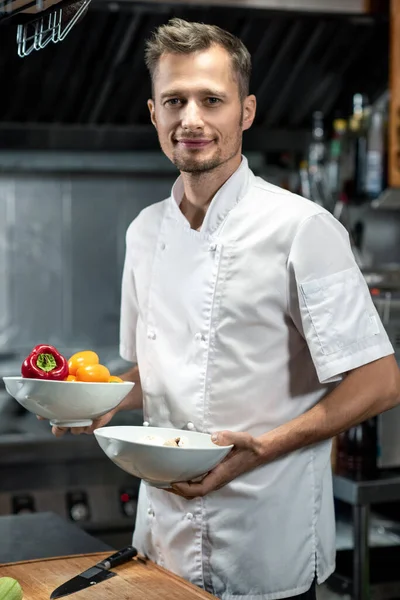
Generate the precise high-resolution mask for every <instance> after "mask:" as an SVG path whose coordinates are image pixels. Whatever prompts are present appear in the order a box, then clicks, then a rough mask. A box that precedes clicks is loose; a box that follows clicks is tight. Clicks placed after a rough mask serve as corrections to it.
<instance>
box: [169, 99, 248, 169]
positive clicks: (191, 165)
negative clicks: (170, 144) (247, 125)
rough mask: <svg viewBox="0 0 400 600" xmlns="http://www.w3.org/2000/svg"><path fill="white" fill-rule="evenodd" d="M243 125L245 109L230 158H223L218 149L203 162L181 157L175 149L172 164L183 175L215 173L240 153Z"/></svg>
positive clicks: (241, 113) (227, 144)
mask: <svg viewBox="0 0 400 600" xmlns="http://www.w3.org/2000/svg"><path fill="white" fill-rule="evenodd" d="M242 123H243V108H242V110H241V112H240V118H239V123H238V128H237V130H236V134H235V141H234V144H233V145H232V146H233V149H232V152H230V153H229V155H228V156H222V151H221V148H217V151H216V153H215V154H214V155H213V156H212V157H211V158H209V159H205V160H203V161H202V160H201V159H198V158H196V156H192V157H191V156H187V157H184V156H179V152H178V150H177V148H174V150H173V154H172V162H173V164H174V165H175V166H176V168H177V169H178V170H179V171H180V172H181V173H192V174H196V173H197V174H199V175H201V174H202V173H207V172H209V171H214V170H215V169H217V168H218V167H220V166H221V165H223V164H224V163H226V162H228V161H229V160H231V159H232V158H233V157H234V156H236V154H237V153H238V151H239V149H240V147H241V143H242V135H243V133H242ZM224 145H225V146H229V145H230V144H229V141H228V142H227V143H226V142H225V144H224Z"/></svg>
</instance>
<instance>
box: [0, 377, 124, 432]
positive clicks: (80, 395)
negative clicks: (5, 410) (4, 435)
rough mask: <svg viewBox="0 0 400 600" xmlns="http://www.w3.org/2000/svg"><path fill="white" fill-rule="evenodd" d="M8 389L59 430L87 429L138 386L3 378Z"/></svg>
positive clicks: (12, 394)
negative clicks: (61, 428)
mask: <svg viewBox="0 0 400 600" xmlns="http://www.w3.org/2000/svg"><path fill="white" fill-rule="evenodd" d="M3 380H4V383H5V386H6V390H7V392H8V393H9V394H10V396H12V397H13V398H15V400H16V401H17V402H19V403H20V404H21V406H23V407H24V408H26V410H29V412H31V413H34V414H35V415H39V416H40V417H44V418H46V419H49V420H50V423H51V425H57V426H58V427H87V426H89V425H92V423H93V420H94V419H97V417H100V416H101V415H104V414H105V413H107V412H108V411H109V410H112V409H113V408H115V407H116V406H118V404H119V403H120V402H121V401H122V400H123V399H124V398H125V396H126V395H127V394H129V392H130V391H131V389H132V388H133V386H134V385H135V384H134V383H131V382H124V383H86V382H83V381H52V380H42V379H25V378H24V377H3Z"/></svg>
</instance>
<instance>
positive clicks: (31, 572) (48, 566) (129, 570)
mask: <svg viewBox="0 0 400 600" xmlns="http://www.w3.org/2000/svg"><path fill="white" fill-rule="evenodd" d="M109 554H110V553H109V552H102V553H96V554H85V555H79V556H71V557H63V558H51V559H46V560H33V561H28V562H20V563H10V564H7V565H0V577H14V578H15V579H17V580H18V581H19V583H20V584H21V587H22V589H23V592H24V600H49V598H50V594H51V592H53V590H54V589H55V588H57V587H58V586H59V585H61V584H62V583H64V582H65V581H67V580H68V579H71V578H72V577H75V575H79V573H81V572H82V571H85V570H86V569H88V568H89V567H92V566H93V565H95V564H96V563H97V562H99V561H101V560H103V559H104V558H107V556H109ZM113 571H114V572H115V573H118V576H117V577H113V578H112V579H109V580H108V581H103V582H102V583H99V584H97V585H95V586H93V587H92V588H89V589H86V590H83V591H81V592H77V593H76V594H71V595H70V596H66V598H71V600H75V598H76V600H210V599H212V598H214V596H211V595H210V594H207V593H206V592H204V591H203V590H201V589H200V588H198V587H196V586H194V585H192V584H190V583H188V582H187V581H185V580H184V579H181V578H180V577H177V576H176V575H174V574H173V573H170V572H169V571H166V570H165V569H162V568H161V567H159V566H157V565H155V564H154V563H152V562H151V561H147V562H146V563H145V564H144V563H142V562H140V561H138V560H137V559H134V560H132V561H131V562H129V563H126V564H125V565H121V566H119V567H116V568H115V569H113Z"/></svg>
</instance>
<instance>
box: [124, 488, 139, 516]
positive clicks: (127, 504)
mask: <svg viewBox="0 0 400 600" xmlns="http://www.w3.org/2000/svg"><path fill="white" fill-rule="evenodd" d="M120 502H121V509H122V512H123V513H124V515H126V516H127V517H134V516H135V515H136V509H137V494H135V493H134V492H133V491H132V490H129V491H123V492H121V493H120Z"/></svg>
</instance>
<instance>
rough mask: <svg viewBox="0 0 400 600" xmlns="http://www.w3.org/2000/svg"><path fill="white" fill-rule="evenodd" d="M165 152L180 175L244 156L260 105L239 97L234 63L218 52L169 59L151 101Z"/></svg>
mask: <svg viewBox="0 0 400 600" xmlns="http://www.w3.org/2000/svg"><path fill="white" fill-rule="evenodd" d="M148 106H149V109H150V114H151V120H152V122H153V124H154V125H155V127H156V129H157V133H158V138H159V141H160V145H161V148H162V150H163V152H164V153H165V154H166V156H167V157H168V158H169V159H170V160H171V161H172V162H173V163H174V164H175V165H176V167H177V168H178V169H179V170H180V171H186V172H191V173H196V172H204V171H208V170H211V169H215V168H216V167H218V166H219V165H221V164H224V163H226V162H228V161H231V160H234V159H235V158H237V157H238V156H240V153H241V148H242V132H243V131H244V130H245V129H249V127H251V125H252V123H253V120H254V116H255V108H256V101H255V98H254V96H248V97H247V98H246V99H245V100H244V101H242V100H241V99H240V97H239V88H238V82H237V80H236V79H235V77H234V74H233V71H232V66H231V59H230V57H229V54H228V53H227V52H226V50H225V49H224V48H222V47H220V46H213V47H211V48H209V49H207V50H204V51H201V52H196V53H193V54H164V55H163V56H162V57H161V58H160V61H159V64H158V68H157V73H156V75H155V81H154V100H149V101H148Z"/></svg>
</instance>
